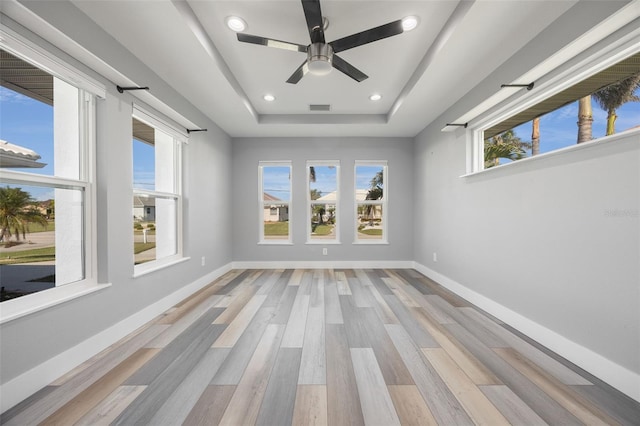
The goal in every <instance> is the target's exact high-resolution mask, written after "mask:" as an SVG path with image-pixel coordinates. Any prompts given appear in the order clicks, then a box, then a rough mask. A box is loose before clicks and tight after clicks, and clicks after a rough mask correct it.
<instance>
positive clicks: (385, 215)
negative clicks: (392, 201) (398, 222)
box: [353, 160, 389, 245]
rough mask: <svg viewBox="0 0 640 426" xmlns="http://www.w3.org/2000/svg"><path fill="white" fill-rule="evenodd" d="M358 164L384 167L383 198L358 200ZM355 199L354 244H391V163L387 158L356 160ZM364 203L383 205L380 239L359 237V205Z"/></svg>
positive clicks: (354, 170)
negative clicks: (389, 225) (389, 224)
mask: <svg viewBox="0 0 640 426" xmlns="http://www.w3.org/2000/svg"><path fill="white" fill-rule="evenodd" d="M358 166H365V167H374V166H376V167H377V166H381V167H382V182H383V185H384V187H383V192H382V194H383V196H382V200H362V201H358V199H357V193H358V180H357V178H358ZM353 189H354V190H353V200H354V211H353V213H354V214H353V216H354V217H353V221H354V227H353V244H373V245H375V244H389V229H388V228H389V227H388V225H387V224H388V223H389V164H388V161H387V160H356V161H355V163H354V165H353ZM363 204H371V205H379V206H382V219H381V227H382V238H380V239H365V238H363V239H360V238H358V207H359V206H360V205H363Z"/></svg>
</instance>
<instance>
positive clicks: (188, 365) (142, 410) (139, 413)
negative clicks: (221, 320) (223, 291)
mask: <svg viewBox="0 0 640 426" xmlns="http://www.w3.org/2000/svg"><path fill="white" fill-rule="evenodd" d="M216 309H217V308H216ZM206 325H207V327H206V328H205V329H204V330H202V332H200V333H193V334H192V335H190V337H191V338H192V340H191V341H190V342H189V345H187V346H185V347H183V350H182V353H181V354H180V356H176V357H175V358H174V359H173V360H172V361H171V362H170V363H169V365H167V366H166V368H165V369H164V370H163V371H162V372H161V373H160V374H158V375H157V377H155V378H154V380H153V381H152V382H151V383H149V385H148V386H147V388H146V389H145V390H144V391H143V392H142V393H141V394H140V396H138V397H137V398H136V399H135V400H134V401H133V403H131V405H129V406H128V407H127V408H126V409H125V410H124V411H123V412H122V414H120V416H118V417H117V418H116V420H114V422H113V424H114V425H130V424H149V423H150V420H151V419H152V418H153V416H154V415H155V414H156V413H157V411H158V410H159V409H160V407H162V405H163V404H164V403H165V402H166V401H167V399H168V398H169V397H170V396H171V394H172V393H173V392H174V391H175V390H176V389H177V388H178V386H180V383H181V382H182V381H183V380H184V379H185V377H187V376H188V375H189V373H190V372H191V371H192V370H193V368H194V367H195V366H196V365H197V364H198V363H199V362H200V360H201V359H202V358H203V357H204V355H205V354H206V353H207V351H208V350H209V348H210V347H211V344H212V343H213V342H214V341H215V340H216V339H217V338H218V336H219V335H220V334H221V333H222V332H223V331H224V329H225V328H226V325H224V324H211V322H210V321H209V323H207V324H206ZM159 355H160V354H159ZM159 355H158V356H159ZM156 358H157V356H156ZM154 359H155V358H154Z"/></svg>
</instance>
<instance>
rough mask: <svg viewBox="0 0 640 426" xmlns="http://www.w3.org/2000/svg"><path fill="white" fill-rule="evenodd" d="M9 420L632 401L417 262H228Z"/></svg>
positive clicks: (389, 418)
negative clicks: (271, 265)
mask: <svg viewBox="0 0 640 426" xmlns="http://www.w3.org/2000/svg"><path fill="white" fill-rule="evenodd" d="M1 421H2V423H3V424H11V425H36V424H51V425H53V424H56V425H74V424H76V425H100V424H105V425H106V424H118V425H134V424H136V425H138V424H148V425H165V424H166V425H178V424H187V425H196V424H201V425H217V424H224V425H234V426H236V425H253V424H260V425H289V424H296V425H311V424H314V425H315V424H317V425H332V426H333V425H343V424H353V425H358V424H367V425H385V426H386V425H397V424H403V425H405V424H406V425H435V424H440V425H471V424H484V425H491V426H493V425H502V424H514V425H541V424H549V425H559V424H562V425H565V424H567V425H568V424H587V425H597V424H606V425H615V424H639V422H640V405H639V404H637V403H636V402H634V401H632V400H631V399H629V398H627V397H625V396H624V395H622V394H620V393H619V392H617V391H615V390H613V389H612V388H610V387H609V386H607V385H605V384H603V383H602V382H600V381H598V380H597V379H595V378H594V377H592V376H590V375H588V374H586V373H584V372H582V371H580V369H578V368H577V367H575V366H573V365H571V364H570V363H568V362H567V361H565V360H563V359H561V358H560V357H558V356H557V355H555V354H552V353H550V352H549V351H547V350H546V349H544V348H541V347H540V346H539V345H537V344H536V343H534V342H532V341H530V340H529V339H527V338H526V337H523V336H521V335H520V334H518V333H517V332H515V331H514V330H512V329H510V328H509V327H508V326H506V325H504V324H502V323H501V322H500V321H497V320H496V319H494V318H491V317H490V316H488V315H486V314H485V313H483V312H482V311H480V310H479V309H477V308H475V307H473V306H471V305H470V304H468V303H467V302H465V301H464V300H462V299H460V298H459V297H457V296H455V295H453V294H452V293H450V292H448V291H446V290H445V289H444V288H442V287H441V286H439V285H438V284H436V283H434V282H433V281H431V280H429V279H428V278H426V277H424V276H422V275H421V274H419V273H417V272H416V271H413V270H382V269H376V270H330V269H325V270H276V271H273V270H236V271H232V272H230V273H228V274H227V275H225V276H224V277H222V278H221V279H219V280H217V281H216V282H214V283H212V284H211V285H209V286H208V287H206V288H204V289H203V290H201V291H200V292H198V293H197V294H195V295H193V296H192V297H190V298H188V299H186V300H184V301H183V302H181V303H180V304H178V305H176V306H175V307H174V308H172V309H170V310H169V311H167V312H166V313H165V314H163V315H161V316H160V317H159V318H157V319H156V320H155V321H153V322H151V323H150V324H148V325H147V326H145V327H143V328H142V329H140V330H138V331H137V332H136V333H134V334H132V335H130V336H129V337H127V338H126V339H123V340H122V341H120V342H118V343H117V344H115V345H113V346H112V347H110V348H109V349H107V350H105V351H104V352H102V353H100V354H99V355H97V356H95V357H94V358H93V359H92V360H90V361H88V362H87V363H85V364H83V365H82V366H80V367H78V368H77V369H75V370H74V371H72V372H70V373H69V374H67V375H65V376H64V377H61V378H60V379H58V380H57V381H55V382H54V383H51V384H50V385H49V386H47V387H46V388H44V389H42V390H41V391H40V392H38V393H37V394H35V395H34V396H32V397H30V398H29V399H27V400H26V401H24V402H22V403H21V404H19V405H18V406H16V407H14V408H12V409H11V410H9V411H7V412H6V413H4V414H3V415H2V417H1Z"/></svg>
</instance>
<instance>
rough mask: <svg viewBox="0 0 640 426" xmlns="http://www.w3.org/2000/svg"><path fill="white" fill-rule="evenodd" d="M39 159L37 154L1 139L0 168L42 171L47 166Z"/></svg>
mask: <svg viewBox="0 0 640 426" xmlns="http://www.w3.org/2000/svg"><path fill="white" fill-rule="evenodd" d="M39 159H40V155H39V154H38V153H37V152H35V151H32V150H30V149H28V148H25V147H22V146H19V145H15V144H12V143H9V142H7V141H4V140H2V139H0V168H29V169H41V168H43V167H44V166H46V165H47V164H46V163H38V160H39Z"/></svg>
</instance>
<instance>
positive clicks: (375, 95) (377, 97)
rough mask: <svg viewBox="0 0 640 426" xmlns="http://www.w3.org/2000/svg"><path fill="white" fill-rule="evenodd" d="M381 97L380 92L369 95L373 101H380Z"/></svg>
mask: <svg viewBox="0 0 640 426" xmlns="http://www.w3.org/2000/svg"><path fill="white" fill-rule="evenodd" d="M380 99H382V95H381V94H380V93H374V94H373V95H371V96H369V100H371V101H379V100H380Z"/></svg>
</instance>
